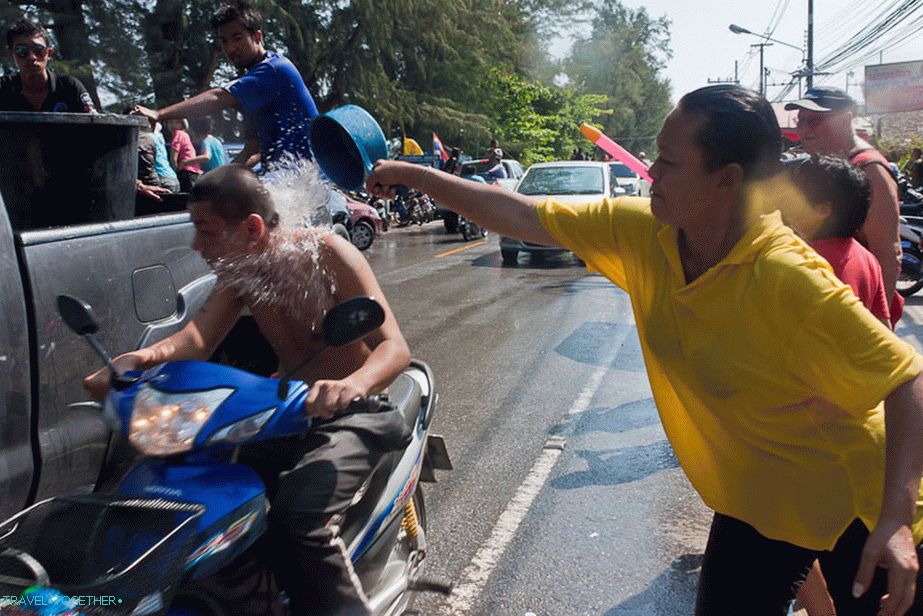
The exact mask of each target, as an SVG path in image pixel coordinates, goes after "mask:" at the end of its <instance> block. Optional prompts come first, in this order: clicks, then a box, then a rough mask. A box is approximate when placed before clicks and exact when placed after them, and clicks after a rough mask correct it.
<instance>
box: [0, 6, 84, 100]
mask: <svg viewBox="0 0 923 616" xmlns="http://www.w3.org/2000/svg"><path fill="white" fill-rule="evenodd" d="M6 46H7V50H8V53H9V55H10V58H12V60H13V62H14V63H15V64H16V68H17V69H19V72H18V73H17V74H15V75H7V76H5V77H3V78H2V79H0V111H56V112H65V113H96V108H95V106H94V105H93V99H91V98H90V95H89V94H88V93H87V89H86V88H85V87H83V84H82V83H80V81H78V80H77V79H75V78H74V77H71V76H69V75H56V74H55V73H54V72H53V71H52V70H51V69H49V68H48V60H49V59H50V58H51V57H52V56H53V55H54V49H52V48H51V46H50V45H49V43H48V33H47V32H45V29H44V28H42V27H41V26H39V25H37V24H34V23H32V22H31V21H28V20H25V19H23V20H21V21H18V22H16V23H15V24H13V26H12V27H11V28H10V29H9V30H7V32H6Z"/></svg>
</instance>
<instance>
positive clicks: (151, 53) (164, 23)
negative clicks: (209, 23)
mask: <svg viewBox="0 0 923 616" xmlns="http://www.w3.org/2000/svg"><path fill="white" fill-rule="evenodd" d="M183 5H184V2H183V0H157V4H156V5H155V6H154V11H153V12H152V13H150V14H148V15H146V16H145V18H144V44H145V48H146V50H147V57H148V62H149V64H150V67H151V81H152V82H153V84H154V99H155V104H156V106H157V107H158V108H160V107H165V106H166V105H170V104H173V103H175V102H177V101H179V100H182V98H183V61H182V59H183V57H182V49H183V38H184V36H185V32H186V20H185V17H184V15H183V8H184V6H183Z"/></svg>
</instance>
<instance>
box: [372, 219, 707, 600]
mask: <svg viewBox="0 0 923 616" xmlns="http://www.w3.org/2000/svg"><path fill="white" fill-rule="evenodd" d="M366 255H367V256H368V258H369V262H370V263H371V265H372V268H373V270H374V271H375V273H376V275H377V276H378V279H379V282H380V283H381V285H382V288H383V290H384V292H385V295H386V296H387V298H388V300H389V301H390V302H391V304H392V307H393V309H394V311H395V313H396V315H397V317H398V321H399V323H400V325H401V328H402V330H403V331H404V334H405V336H406V337H407V339H408V341H409V343H410V345H411V349H412V350H413V353H414V355H415V356H416V357H418V358H420V359H423V360H425V361H426V362H428V363H429V364H430V365H431V366H432V368H433V370H434V372H435V376H436V381H437V391H438V392H439V396H440V398H439V405H438V407H437V415H436V418H435V420H434V432H436V433H441V434H442V435H443V436H445V438H446V440H447V443H448V447H449V451H450V453H451V455H452V459H453V462H454V464H455V470H454V471H452V472H447V473H441V474H440V480H439V483H437V484H435V485H428V486H426V488H427V489H426V492H425V493H426V497H427V514H428V517H429V527H430V530H429V532H428V535H427V538H428V542H429V547H430V550H429V554H428V557H427V566H426V572H427V575H428V576H436V577H439V578H442V579H446V580H451V581H452V582H453V583H454V584H455V585H456V591H455V593H453V596H452V597H450V598H448V599H444V598H442V597H439V596H436V595H423V596H421V600H420V601H419V605H418V607H419V609H420V611H421V613H424V614H428V615H450V614H451V615H461V614H472V615H474V614H476V615H491V616H493V615H501V614H502V615H507V614H519V615H528V614H534V615H536V616H542V615H552V614H554V615H561V614H606V615H616V614H632V615H633V616H637V615H644V614H651V615H654V614H656V615H658V616H667V615H671V614H689V613H690V612H691V610H692V602H693V600H694V589H695V584H696V579H697V567H698V563H699V560H700V555H701V551H702V547H703V546H704V543H705V537H706V533H707V525H708V522H709V520H710V513H709V512H708V511H707V510H706V509H705V507H704V506H703V505H702V504H701V502H700V501H699V499H698V497H697V496H696V495H695V493H694V492H693V491H692V489H691V487H690V486H689V484H688V482H687V481H686V479H685V478H684V476H683V475H682V472H681V471H680V469H679V468H678V466H677V463H676V459H675V457H674V456H673V452H672V450H671V449H670V446H669V445H668V443H667V441H666V439H665V437H664V434H663V430H662V429H661V427H660V424H659V421H658V419H657V414H656V410H655V408H654V405H653V401H652V399H651V392H650V387H649V385H648V382H647V378H646V376H645V373H644V364H643V361H642V358H641V352H640V348H639V345H638V339H637V334H636V331H635V327H634V320H633V317H632V314H631V310H630V306H629V304H628V299H627V296H626V295H625V294H624V293H622V292H621V291H620V290H618V289H616V288H615V287H614V286H613V285H612V284H610V283H609V282H608V281H607V280H605V279H603V278H602V277H600V276H597V275H591V274H589V273H588V272H587V271H586V269H585V268H583V267H582V266H581V265H579V263H578V262H577V261H576V260H575V259H574V258H573V257H572V256H570V255H561V256H557V257H552V258H547V259H544V260H538V261H537V260H534V259H530V258H529V257H528V256H527V255H521V256H520V262H519V265H518V266H516V267H503V266H502V264H501V260H500V253H499V248H498V245H497V238H496V237H495V236H488V238H487V239H486V241H485V242H483V243H480V242H469V243H466V242H464V241H463V240H462V239H461V236H460V235H458V234H453V235H447V234H446V233H445V231H444V230H443V228H442V225H441V223H439V222H436V223H430V224H428V225H424V226H422V227H410V228H404V229H397V230H394V229H392V230H391V231H389V232H388V233H386V234H385V235H384V236H383V237H382V238H379V240H377V241H376V243H375V244H374V245H373V246H372V248H371V249H370V250H369V251H367V252H366ZM562 444H563V449H561V448H560V447H561V445H562ZM537 466H538V467H541V468H539V474H538V476H537V475H536V467H537ZM543 475H544V476H543ZM524 483H525V484H527V487H526V488H525V489H526V492H527V494H523V489H524V488H523V484H524ZM530 488H531V489H530ZM511 501H513V504H512V506H511V505H510V503H511ZM524 501H526V502H524ZM501 516H502V517H503V520H502V523H501V524H500V525H499V526H498V521H499V520H500V519H501Z"/></svg>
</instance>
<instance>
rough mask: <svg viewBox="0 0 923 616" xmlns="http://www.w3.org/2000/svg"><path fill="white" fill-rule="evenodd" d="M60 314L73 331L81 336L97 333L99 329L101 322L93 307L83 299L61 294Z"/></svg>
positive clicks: (59, 302) (59, 301)
mask: <svg viewBox="0 0 923 616" xmlns="http://www.w3.org/2000/svg"><path fill="white" fill-rule="evenodd" d="M58 314H59V315H61V318H62V319H64V322H65V323H67V326H68V327H69V328H71V331H73V332H74V333H76V334H78V335H80V336H87V335H89V334H95V333H96V332H97V331H99V324H98V323H97V322H96V317H95V316H93V309H92V308H91V307H90V305H89V304H88V303H86V302H85V301H83V300H82V299H77V298H76V297H71V296H70V295H59V296H58Z"/></svg>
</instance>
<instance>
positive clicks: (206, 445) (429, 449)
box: [0, 296, 451, 616]
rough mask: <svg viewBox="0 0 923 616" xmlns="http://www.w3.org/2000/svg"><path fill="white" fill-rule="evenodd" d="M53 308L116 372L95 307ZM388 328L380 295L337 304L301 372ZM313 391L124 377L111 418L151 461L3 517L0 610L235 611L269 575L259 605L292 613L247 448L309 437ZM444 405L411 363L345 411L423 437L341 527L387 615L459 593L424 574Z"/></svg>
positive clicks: (114, 392) (185, 367) (179, 374)
mask: <svg viewBox="0 0 923 616" xmlns="http://www.w3.org/2000/svg"><path fill="white" fill-rule="evenodd" d="M58 311H59V313H60V315H61V317H62V318H63V319H64V321H65V323H66V324H67V325H68V326H69V327H70V328H71V329H72V330H73V331H74V332H76V333H77V334H79V335H81V336H83V337H84V338H85V339H86V340H87V341H88V342H89V343H90V344H91V345H92V346H93V348H94V349H95V350H96V351H97V353H98V354H99V355H100V356H101V357H102V358H103V360H104V361H105V362H106V363H107V365H108V366H109V367H110V369H112V368H113V366H112V361H111V359H110V358H109V356H108V354H107V353H106V352H105V350H104V349H103V348H102V347H101V346H100V344H99V343H98V342H97V340H96V338H95V336H94V334H95V333H96V331H97V330H98V325H97V322H96V320H95V318H94V316H93V313H92V310H91V308H90V306H89V305H87V304H86V303H84V302H83V301H81V300H79V299H75V298H72V297H68V296H60V297H59V298H58ZM383 321H384V311H383V310H382V308H381V305H380V304H378V303H377V302H376V301H375V300H374V299H372V298H367V297H360V298H353V299H351V300H348V301H346V302H344V303H342V304H340V305H338V306H336V307H335V308H333V309H332V310H330V311H329V312H328V314H327V315H326V317H325V318H324V321H323V333H324V342H325V345H324V347H322V349H319V350H318V351H317V352H316V353H313V354H312V355H311V357H309V358H307V359H306V360H305V362H304V363H307V362H308V361H310V359H312V358H313V357H315V356H316V354H317V353H319V352H320V351H321V350H323V348H326V347H328V346H342V345H346V344H350V343H352V342H354V341H356V340H359V339H361V338H363V337H365V336H366V335H368V334H369V333H371V332H372V331H374V330H375V329H377V328H378V327H379V326H380V325H381V323H382V322H383ZM308 390H309V384H307V383H304V382H301V381H294V380H289V379H288V378H285V377H283V378H264V377H259V376H255V375H253V374H250V373H248V372H244V371H241V370H238V369H236V368H231V367H227V366H222V365H217V364H212V363H207V362H197V361H175V362H168V363H165V364H161V365H160V366H157V367H155V368H153V369H151V370H147V371H145V372H132V373H124V374H118V373H117V371H115V370H114V369H113V370H112V387H111V388H110V393H109V395H108V396H107V399H106V403H105V408H104V411H103V413H104V417H105V418H106V420H107V422H109V424H110V426H111V427H112V429H113V430H115V431H118V432H120V433H121V435H122V436H123V437H124V438H127V439H128V441H129V442H130V443H131V444H132V445H133V446H134V447H135V448H137V449H138V450H139V451H140V452H141V453H142V454H143V456H144V457H142V458H141V460H140V461H139V462H138V463H137V464H136V465H135V466H134V467H133V468H132V470H131V471H129V472H128V474H127V475H126V476H125V477H124V478H123V480H122V481H121V482H120V484H119V486H118V488H117V489H116V490H115V492H114V493H113V494H109V495H104V494H82V495H73V496H62V497H55V498H50V499H47V500H43V501H41V502H38V503H36V504H34V505H32V506H31V507H29V508H28V509H25V510H24V511H21V512H20V513H18V514H16V515H15V516H13V517H12V518H10V519H8V520H6V521H5V522H3V523H2V524H0V614H2V615H3V616H6V614H8V613H9V614H62V615H63V614H67V615H73V616H77V615H83V616H89V615H91V614H106V615H113V616H114V615H130V616H144V615H148V614H166V615H168V616H180V615H182V616H219V615H224V614H239V613H242V612H243V604H244V603H245V602H246V601H248V600H252V599H253V597H247V596H244V597H241V596H240V593H241V588H245V589H246V584H244V582H243V581H242V579H243V578H248V579H251V580H252V579H257V580H259V582H260V583H259V584H257V585H256V586H260V588H256V587H254V589H253V593H257V592H260V593H262V594H261V596H262V597H264V598H265V601H266V602H265V603H264V604H263V605H264V607H263V611H264V612H265V611H267V610H268V613H273V614H285V613H287V609H286V605H287V600H286V597H285V596H284V593H282V592H279V591H278V590H276V589H275V588H274V587H273V586H272V585H271V576H269V574H268V571H269V569H268V565H267V564H266V563H265V562H264V561H265V557H264V556H263V555H261V554H260V550H259V545H260V544H261V542H258V539H259V538H260V536H261V535H263V534H264V533H265V531H266V525H267V511H268V508H269V504H268V501H267V498H266V490H265V486H264V485H263V483H262V481H261V480H260V479H259V477H258V476H257V474H256V472H255V471H254V470H253V469H252V468H251V467H250V466H247V465H244V464H240V463H237V462H236V460H237V453H238V452H239V448H240V446H242V445H245V444H248V443H255V442H258V441H265V440H269V439H278V438H282V437H287V436H292V435H298V434H301V433H304V432H306V431H308V430H310V429H311V423H312V421H311V420H310V419H309V418H308V417H307V416H306V414H305V412H304V401H305V397H306V396H307V393H308ZM435 403H436V394H435V391H434V389H433V376H432V373H431V371H430V370H429V368H428V367H427V366H426V364H424V363H422V362H418V361H415V362H413V364H412V365H411V367H410V368H408V370H406V371H405V372H404V373H402V374H401V375H400V376H399V377H398V379H397V380H396V381H395V382H394V383H393V384H392V385H391V387H390V388H389V394H388V397H387V398H384V397H370V398H368V399H361V400H357V401H356V402H354V403H353V405H351V406H350V408H349V409H348V410H347V411H346V412H375V411H376V410H377V409H379V408H380V407H381V405H384V404H387V405H391V406H392V407H394V408H398V409H401V410H402V411H403V414H404V416H405V418H406V421H407V425H408V428H410V429H411V431H412V434H413V438H412V441H411V443H410V444H409V445H408V447H407V448H406V449H405V450H403V451H397V452H394V453H392V454H390V455H388V456H385V458H384V459H383V460H382V462H381V463H380V464H379V466H378V467H377V468H376V469H375V470H374V472H373V474H372V476H371V477H370V479H369V481H368V483H367V485H366V486H364V489H363V490H360V494H362V496H361V498H360V499H359V500H358V502H357V503H356V505H355V506H354V507H353V508H352V509H351V513H350V514H349V515H348V516H347V519H346V521H345V522H344V524H343V528H342V531H341V536H342V537H343V539H344V542H345V543H346V545H347V546H348V549H349V554H350V557H351V559H352V561H353V566H354V570H355V572H356V574H357V575H358V576H359V579H360V581H361V582H362V585H363V589H364V590H365V592H366V595H367V596H368V598H369V602H370V605H371V606H372V609H373V613H374V614H375V615H376V616H379V615H381V616H397V615H399V614H403V613H405V611H407V610H408V609H409V608H410V605H411V601H412V594H413V591H417V590H430V591H441V592H448V591H449V588H448V586H447V585H445V584H440V583H438V582H433V581H430V582H427V581H425V580H424V579H422V578H421V565H422V563H423V559H424V557H425V555H426V509H425V507H424V503H423V493H422V491H421V489H420V485H419V482H421V481H435V476H434V470H435V469H451V462H450V461H449V458H448V454H447V452H446V448H445V443H444V441H443V439H442V438H441V437H439V436H437V435H433V434H430V433H429V426H430V422H431V420H432V417H433V410H434V406H435ZM232 563H233V565H232ZM229 565H231V566H229ZM252 571H256V576H255V577H254V576H253V575H250V574H249V572H252ZM262 582H265V584H263V583H262ZM306 583H310V581H306ZM263 586H265V588H263Z"/></svg>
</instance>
